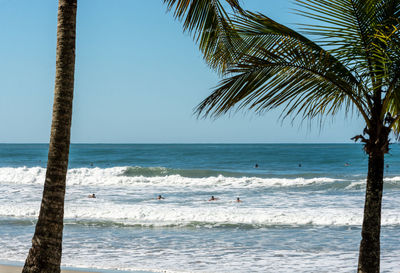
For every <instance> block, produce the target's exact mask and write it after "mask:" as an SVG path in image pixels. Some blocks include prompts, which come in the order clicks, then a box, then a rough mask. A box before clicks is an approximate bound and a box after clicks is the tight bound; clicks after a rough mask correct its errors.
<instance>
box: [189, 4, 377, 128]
mask: <svg viewBox="0 0 400 273" xmlns="http://www.w3.org/2000/svg"><path fill="white" fill-rule="evenodd" d="M235 29H236V30H237V31H238V33H239V34H240V35H241V38H242V39H241V43H239V44H240V45H239V46H237V47H236V48H237V50H238V51H240V52H242V58H241V59H240V61H239V62H238V63H236V64H235V65H233V66H232V67H231V68H229V69H228V70H227V71H226V74H225V75H226V76H227V77H226V78H225V79H224V80H222V82H221V83H220V84H219V85H218V86H217V88H216V89H215V91H214V92H213V93H212V94H211V95H210V96H209V97H208V98H206V99H205V100H204V101H203V102H202V103H200V104H199V105H198V107H197V108H196V112H197V113H198V114H199V115H200V114H203V115H204V116H207V115H213V116H219V115H221V114H224V113H226V112H227V111H229V110H231V109H232V108H234V106H235V105H238V109H243V108H249V109H253V110H255V111H256V112H262V111H265V110H270V109H272V108H276V107H278V106H283V107H284V111H283V117H287V116H295V117H296V116H299V115H301V117H302V118H314V117H316V116H322V115H324V114H332V115H334V114H336V113H337V112H338V110H339V109H340V108H341V107H345V109H347V110H351V109H353V108H352V107H353V106H355V107H356V108H357V110H358V112H359V113H361V115H362V116H363V117H364V118H365V119H366V120H368V115H369V112H368V109H369V107H368V105H369V103H370V102H369V101H368V99H367V97H366V96H365V94H366V92H368V90H366V89H364V88H363V84H362V81H361V78H360V79H358V78H357V76H355V75H353V73H351V72H350V71H349V70H348V69H347V68H346V67H345V66H344V65H343V64H342V63H341V62H340V61H338V60H337V59H336V58H334V57H333V56H332V55H331V54H330V53H329V52H328V51H326V50H324V49H322V48H321V47H320V46H318V45H317V44H315V43H314V42H312V41H310V40H309V39H307V38H306V37H304V36H302V35H301V34H299V33H297V32H296V31H294V30H292V29H290V28H287V27H285V26H283V25H280V24H278V23H277V22H275V21H273V20H271V19H270V18H268V17H266V16H265V15H262V14H255V13H251V12H247V13H246V18H243V17H238V18H236V20H235Z"/></svg>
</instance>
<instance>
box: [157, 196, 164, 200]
mask: <svg viewBox="0 0 400 273" xmlns="http://www.w3.org/2000/svg"><path fill="white" fill-rule="evenodd" d="M161 199H165V198H164V197H162V196H161V195H159V196H157V200H161Z"/></svg>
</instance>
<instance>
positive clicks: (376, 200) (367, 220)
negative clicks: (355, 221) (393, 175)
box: [358, 148, 385, 273]
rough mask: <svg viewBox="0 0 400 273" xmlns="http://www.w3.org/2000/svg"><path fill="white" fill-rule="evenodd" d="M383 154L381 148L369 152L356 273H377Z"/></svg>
mask: <svg viewBox="0 0 400 273" xmlns="http://www.w3.org/2000/svg"><path fill="white" fill-rule="evenodd" d="M384 154H385V151H384V149H383V148H375V149H373V150H372V151H370V152H369V160H368V177H367V189H366V194H365V206H364V220H363V225H362V232H361V236H362V240H361V244H360V254H359V258H358V273H379V264H380V232H381V207H382V191H383V171H384Z"/></svg>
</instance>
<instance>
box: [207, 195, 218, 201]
mask: <svg viewBox="0 0 400 273" xmlns="http://www.w3.org/2000/svg"><path fill="white" fill-rule="evenodd" d="M218 199H219V198H215V197H214V195H213V196H211V198H210V199H208V201H217V200H218Z"/></svg>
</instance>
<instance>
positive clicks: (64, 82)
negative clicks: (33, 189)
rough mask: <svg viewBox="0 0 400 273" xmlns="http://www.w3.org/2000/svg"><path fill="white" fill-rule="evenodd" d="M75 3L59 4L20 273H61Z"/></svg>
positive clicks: (69, 0) (63, 0) (64, 1)
mask: <svg viewBox="0 0 400 273" xmlns="http://www.w3.org/2000/svg"><path fill="white" fill-rule="evenodd" d="M76 8H77V0H59V6H58V23H57V57H56V80H55V88H54V104H53V118H52V125H51V135H50V144H49V154H48V163H47V172H46V179H45V182H44V190H43V197H42V204H41V207H40V212H39V219H38V222H37V224H36V229H35V234H34V236H33V239H32V247H31V249H30V250H29V254H28V257H27V259H26V261H25V266H24V268H23V271H22V272H23V273H28V272H37V273H38V272H41V273H47V272H48V273H58V272H60V264H61V252H62V233H63V220H64V197H65V181H66V175H67V169H68V155H69V145H70V131H71V118H72V99H73V91H74V70H75V33H76Z"/></svg>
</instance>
